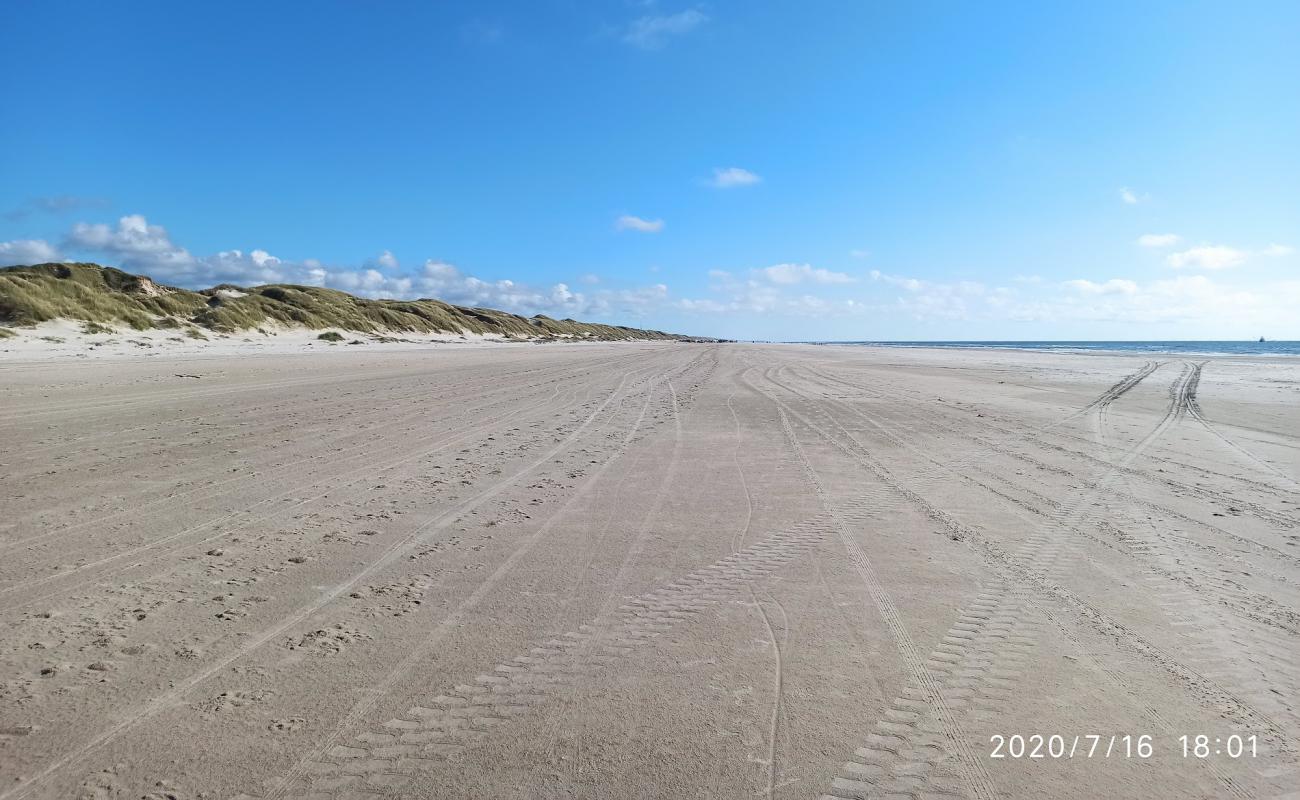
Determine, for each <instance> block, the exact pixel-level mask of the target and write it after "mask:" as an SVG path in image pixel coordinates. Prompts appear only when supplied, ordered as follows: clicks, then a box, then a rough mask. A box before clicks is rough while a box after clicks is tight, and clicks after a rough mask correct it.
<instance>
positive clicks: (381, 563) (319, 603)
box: [0, 357, 698, 800]
mask: <svg viewBox="0 0 1300 800" xmlns="http://www.w3.org/2000/svg"><path fill="white" fill-rule="evenodd" d="M697 358H698V357H697ZM631 374H632V373H631V372H628V373H625V374H624V375H623V377H622V379H621V380H620V381H619V383H618V385H617V386H616V387H615V388H614V389H613V390H612V391H611V392H610V393H609V394H608V395H607V396H606V397H605V399H604V400H603V401H602V402H601V403H600V404H599V405H598V406H597V408H596V409H595V410H593V411H592V412H591V414H590V415H588V416H587V418H586V419H585V420H584V421H583V422H582V423H581V424H580V425H579V426H578V427H577V428H576V429H574V430H573V431H572V432H570V433H569V434H568V435H567V436H566V437H564V438H563V439H562V440H561V441H560V442H558V443H557V444H556V445H555V446H554V447H552V448H549V449H548V450H547V451H546V452H545V453H543V454H542V455H541V456H540V457H539V458H537V459H536V460H534V461H532V462H530V463H529V464H527V465H526V466H524V467H522V468H520V469H519V470H517V471H515V472H514V473H512V474H510V475H507V476H505V477H503V478H502V479H501V480H499V481H497V482H495V483H493V484H491V485H490V486H487V487H485V488H484V489H483V490H481V491H479V492H477V493H475V494H474V495H471V496H470V497H468V498H466V499H465V500H462V501H460V502H459V503H457V504H456V505H454V506H452V507H451V508H448V509H446V510H445V511H443V512H441V513H439V514H438V515H436V516H435V517H433V518H432V519H430V520H429V521H427V522H426V523H424V524H423V525H421V526H420V527H419V528H417V529H415V530H414V531H412V532H411V533H410V534H408V535H407V536H406V537H404V538H403V539H402V540H400V541H398V542H395V543H394V544H392V545H391V546H390V547H389V548H388V549H386V550H385V551H384V553H382V554H381V555H380V556H379V557H378V558H377V559H375V560H374V561H371V562H370V563H368V564H367V565H366V566H365V567H364V568H363V569H361V570H359V571H358V572H356V573H354V574H353V575H352V576H351V577H350V578H348V579H346V580H344V581H343V582H341V583H339V584H337V585H335V586H333V587H331V588H330V589H329V590H328V591H325V592H323V593H322V594H321V595H320V596H319V597H317V598H316V599H315V600H312V601H311V602H309V603H306V604H304V605H303V606H301V607H300V608H299V609H297V610H296V611H294V612H292V613H291V614H289V615H287V616H285V617H283V618H281V619H280V620H278V621H277V622H275V623H274V624H272V625H270V626H268V627H267V628H264V629H263V630H261V631H259V632H258V633H257V634H255V635H253V636H251V637H250V638H249V639H247V640H246V641H245V642H244V643H243V644H242V645H241V646H240V647H239V648H237V649H236V650H234V651H233V652H230V653H227V654H226V655H224V656H222V657H221V658H219V659H217V660H215V661H213V662H211V663H209V664H208V665H207V666H205V667H204V668H203V669H201V670H199V671H197V672H195V673H193V674H191V675H190V676H189V677H187V678H185V679H184V680H182V681H178V682H177V683H176V684H175V685H174V686H173V688H171V689H169V690H168V691H166V692H163V693H161V694H159V695H157V696H155V697H154V698H153V699H151V700H149V701H146V702H145V703H144V704H143V705H142V706H141V707H139V708H137V709H136V710H135V711H133V712H131V713H129V714H127V715H126V716H125V718H123V719H122V720H121V721H119V722H117V723H116V724H114V725H111V726H110V727H108V728H107V729H104V730H102V731H100V732H98V733H97V734H94V735H93V737H92V738H91V739H90V740H89V741H88V742H85V743H84V744H81V745H79V746H77V747H75V748H74V749H73V750H71V751H70V752H68V753H66V754H65V755H63V756H61V757H59V758H56V759H55V760H53V761H52V762H51V763H50V764H48V765H47V766H46V767H45V768H44V769H41V770H40V771H38V772H36V773H35V774H33V775H31V776H30V777H28V778H26V779H25V780H22V781H20V782H18V783H17V784H16V785H14V786H11V787H9V788H8V789H7V790H6V791H4V792H3V793H0V800H17V799H18V798H25V797H31V796H32V793H33V792H34V791H35V790H36V789H39V788H41V787H44V786H46V785H48V783H49V782H50V781H51V780H52V779H53V778H55V777H57V776H58V775H60V774H61V773H62V772H63V771H64V770H66V769H69V768H71V767H73V766H76V765H79V764H80V763H82V762H83V761H84V760H85V759H86V758H88V757H89V756H91V755H92V754H93V753H95V752H97V751H98V750H99V749H100V748H102V747H103V746H104V745H105V744H107V743H108V742H110V741H112V740H114V739H116V738H117V737H119V736H121V735H122V734H123V733H125V732H127V731H128V730H130V729H131V728H133V727H135V726H136V725H137V724H139V723H140V722H141V721H143V720H145V719H148V718H150V717H152V716H154V715H156V714H158V713H160V712H162V711H164V710H166V709H167V708H169V707H170V706H172V705H173V704H174V703H176V702H177V701H179V700H180V699H181V698H183V697H184V696H185V695H187V694H188V693H189V692H190V691H191V690H193V689H194V688H195V687H197V686H199V685H200V684H202V683H203V682H205V681H207V680H208V679H209V678H211V677H213V676H214V675H216V674H217V673H218V672H220V671H221V670H223V669H225V668H226V667H227V666H229V665H230V664H232V663H234V662H235V661H237V660H239V659H240V658H243V657H244V656H246V655H248V654H249V653H251V652H252V651H254V650H256V649H257V648H260V647H261V646H263V645H265V644H266V643H267V642H269V641H271V640H273V639H275V638H276V637H278V636H281V635H282V634H284V633H285V632H287V631H288V630H289V629H291V628H293V627H294V626H296V625H298V624H300V623H302V622H303V621H305V620H307V619H308V618H310V617H311V616H312V615H313V614H315V613H316V612H317V611H319V610H320V609H322V608H324V607H325V606H326V605H328V604H329V603H331V602H333V601H334V600H336V599H337V598H339V597H340V596H342V595H344V594H345V593H346V592H348V591H349V590H350V589H351V588H352V587H353V586H355V585H356V584H357V583H358V582H360V581H361V580H364V579H365V578H366V577H367V576H369V575H371V574H373V573H374V572H376V571H378V570H379V569H381V568H383V567H385V566H387V565H389V564H391V563H392V562H394V561H396V560H397V559H398V558H400V557H401V556H402V555H403V554H404V553H405V552H407V551H408V550H410V549H411V548H413V547H417V546H419V545H420V544H422V543H423V542H424V541H425V540H426V539H427V538H428V537H429V536H430V535H432V534H435V533H437V532H439V531H440V530H441V529H442V528H445V527H447V526H448V525H451V524H453V523H454V522H455V520H457V519H459V518H460V517H461V516H462V515H464V514H465V513H467V512H469V511H470V510H471V509H473V508H475V507H477V506H479V505H481V504H482V503H484V502H486V501H487V500H489V499H490V498H491V497H493V496H495V495H496V494H497V493H499V492H500V491H502V490H503V489H505V488H506V487H508V486H510V485H512V484H513V483H514V482H515V481H517V480H519V479H520V478H522V477H524V476H526V475H528V474H529V473H531V472H533V471H534V470H535V469H537V468H538V467H540V466H541V465H542V464H544V463H546V462H547V461H549V460H550V459H552V458H554V457H555V456H556V455H558V454H559V453H560V452H562V451H563V450H565V449H566V448H567V447H569V446H570V445H571V444H572V443H574V442H575V441H576V440H578V439H579V438H580V437H581V435H582V434H583V433H585V431H586V430H587V429H588V428H589V427H591V425H592V424H593V423H594V422H595V420H596V419H597V418H598V417H599V416H600V414H601V413H602V412H604V410H605V409H606V407H608V406H609V404H610V403H611V402H613V400H614V398H615V397H617V396H619V395H620V393H622V392H623V389H624V387H625V385H626V384H627V382H628V378H629V376H630V375H631Z"/></svg>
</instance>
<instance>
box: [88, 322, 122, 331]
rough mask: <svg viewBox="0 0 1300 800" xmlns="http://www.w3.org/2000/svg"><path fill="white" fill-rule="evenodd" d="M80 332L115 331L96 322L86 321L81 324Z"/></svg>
mask: <svg viewBox="0 0 1300 800" xmlns="http://www.w3.org/2000/svg"><path fill="white" fill-rule="evenodd" d="M81 332H82V333H117V331H115V330H113V329H112V328H110V327H108V326H106V325H100V324H99V323H98V322H87V323H85V324H83V325H82V326H81Z"/></svg>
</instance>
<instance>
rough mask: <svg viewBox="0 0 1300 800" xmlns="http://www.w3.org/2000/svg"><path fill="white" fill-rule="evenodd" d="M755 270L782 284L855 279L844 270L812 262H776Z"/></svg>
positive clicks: (834, 281)
mask: <svg viewBox="0 0 1300 800" xmlns="http://www.w3.org/2000/svg"><path fill="white" fill-rule="evenodd" d="M753 272H754V273H755V274H756V275H759V276H761V277H764V278H766V279H767V280H769V281H771V282H772V283H781V284H794V283H803V282H804V281H809V282H812V283H852V282H853V280H854V279H853V278H852V277H851V276H849V275H846V274H845V273H843V272H831V271H830V270H828V269H820V268H814V267H813V266H812V265H810V264H775V265H773V266H770V267H763V268H762V269H756V270H753Z"/></svg>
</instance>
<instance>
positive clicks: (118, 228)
mask: <svg viewBox="0 0 1300 800" xmlns="http://www.w3.org/2000/svg"><path fill="white" fill-rule="evenodd" d="M658 224H659V225H660V226H661V227H662V223H658ZM66 246H67V247H69V248H70V249H73V250H75V251H78V252H82V253H85V254H87V255H91V256H93V257H94V258H95V259H96V260H99V261H102V262H106V263H112V264H116V265H118V266H121V267H122V268H124V269H128V270H131V271H135V272H140V273H144V274H147V275H149V276H150V277H153V278H154V279H156V280H159V281H162V282H164V283H170V284H174V285H180V286H186V287H191V288H204V287H208V286H212V285H214V284H219V283H234V284H239V285H243V286H255V285H259V284H266V283H298V284H304V285H309V286H325V287H329V288H331V289H341V290H343V291H346V292H351V293H353V294H356V295H359V296H361V297H370V298H396V299H415V298H421V297H430V298H437V299H439V300H443V301H446V302H449V303H454V304H457V305H465V306H482V307H490V308H497V309H502V310H505V311H511V312H514V313H518V314H525V315H532V314H547V315H549V316H553V317H567V316H574V317H593V316H609V315H618V316H634V317H638V316H644V315H645V314H647V313H649V312H650V311H652V310H654V309H657V308H661V307H663V306H665V305H666V304H667V303H668V302H669V291H668V287H667V285H666V284H663V283H656V284H653V285H651V286H641V287H632V288H622V289H619V288H605V287H604V286H599V287H597V286H595V284H596V283H598V282H599V278H598V277H597V276H595V275H587V276H584V277H583V278H581V279H580V280H581V281H582V282H584V283H588V284H590V285H592V288H591V289H590V290H586V291H575V290H574V289H572V288H571V287H570V286H569V285H568V284H566V283H556V284H553V285H550V286H534V285H531V284H528V283H522V282H519V281H514V280H508V279H501V280H484V279H481V278H479V277H477V276H474V275H471V274H467V273H465V272H463V271H462V270H461V269H460V268H458V267H456V266H455V265H453V264H449V263H447V262H445V261H441V260H437V259H430V260H428V261H426V262H425V263H424V265H423V266H422V267H421V268H420V269H418V270H415V271H401V270H400V267H401V265H400V263H399V262H398V259H397V257H396V256H394V255H393V253H392V251H389V250H383V251H381V252H380V254H379V255H378V256H376V257H374V258H372V259H368V260H366V261H365V262H364V263H363V264H362V265H361V267H359V268H357V267H336V266H329V265H325V264H323V263H321V262H320V261H317V260H315V259H305V260H302V261H291V260H289V259H283V258H280V257H278V256H274V255H272V254H271V253H269V252H267V251H266V250H262V249H254V250H250V251H244V250H223V251H221V252H218V253H216V254H213V255H210V256H202V257H200V256H195V255H193V254H192V253H190V252H189V251H188V250H186V249H185V248H184V247H181V246H180V245H178V244H176V243H175V242H174V241H173V240H172V238H171V236H170V234H168V232H167V230H166V228H164V227H163V226H161V225H155V224H151V223H150V222H149V221H148V220H147V219H146V218H145V217H144V216H142V215H139V214H132V215H128V216H125V217H122V218H121V219H119V220H118V221H117V223H116V224H115V225H108V224H103V223H98V224H88V223H78V224H77V225H75V226H73V228H72V231H71V233H69V235H68V237H67V241H66ZM0 256H2V257H3V259H0V260H11V261H12V262H13V263H31V262H35V261H49V260H51V259H53V258H55V257H57V256H58V253H57V251H56V248H54V247H53V246H52V245H49V244H47V243H45V242H43V241H38V240H26V241H15V242H5V243H3V244H0Z"/></svg>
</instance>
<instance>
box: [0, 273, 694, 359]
mask: <svg viewBox="0 0 1300 800" xmlns="http://www.w3.org/2000/svg"><path fill="white" fill-rule="evenodd" d="M52 319H72V320H79V321H82V322H85V323H87V327H88V328H89V326H90V325H92V324H93V325H97V326H110V325H114V324H125V325H127V326H130V327H131V328H134V329H136V330H147V329H149V328H182V327H184V328H186V329H187V330H186V335H187V336H189V337H191V338H206V337H205V336H204V335H203V334H202V333H201V332H199V331H198V330H196V328H197V329H206V330H208V331H214V332H216V333H235V332H237V331H243V330H261V329H264V328H273V327H275V326H276V325H282V326H292V327H305V328H313V329H317V330H320V329H325V328H338V329H341V330H344V331H356V332H365V333H374V334H382V333H451V334H465V333H478V334H496V335H500V336H505V337H509V338H518V339H535V338H540V337H563V338H578V339H599V340H616V339H677V338H681V337H677V336H673V335H671V334H666V333H662V332H659V331H646V330H638V329H636V328H625V327H623V326H618V325H600V324H594V323H586V322H577V321H575V320H571V319H565V320H554V319H551V318H550V317H546V316H543V315H541V314H539V315H537V316H535V317H531V318H529V317H521V316H519V315H517V314H508V313H506V312H504V311H495V310H493V309H490V308H463V307H461V306H453V305H450V304H448V303H444V302H442V301H441V300H432V299H422V300H367V299H365V298H361V297H354V296H353V295H350V294H348V293H346V292H340V291H336V290H334V289H322V288H320V287H317V286H290V285H270V286H257V287H253V288H250V289H246V288H241V287H238V286H231V285H228V284H226V285H222V286H215V287H213V288H211V289H204V290H202V291H198V292H194V291H190V290H188V289H176V288H173V287H170V286H163V285H160V284H157V283H154V282H153V281H152V280H150V279H149V278H146V277H144V276H141V275H132V274H131V273H129V272H123V271H122V270H119V269H114V268H112V267H101V266H99V265H98V264H37V265H34V266H28V267H5V268H0V323H4V324H5V325H9V326H15V325H35V324H37V323H40V322H45V321H47V320H52ZM331 333H334V332H332V331H331ZM326 335H328V334H323V335H322V336H321V337H320V338H322V339H325V336H326ZM335 335H337V336H338V337H339V340H341V339H342V338H343V336H342V335H341V334H337V333H335ZM326 341H337V340H333V339H326Z"/></svg>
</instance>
